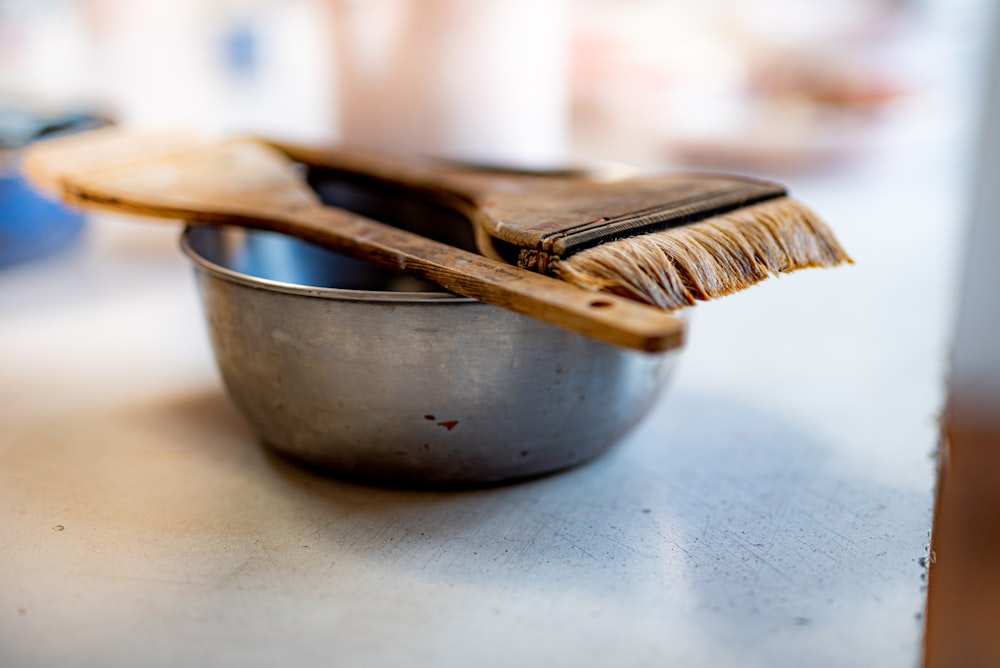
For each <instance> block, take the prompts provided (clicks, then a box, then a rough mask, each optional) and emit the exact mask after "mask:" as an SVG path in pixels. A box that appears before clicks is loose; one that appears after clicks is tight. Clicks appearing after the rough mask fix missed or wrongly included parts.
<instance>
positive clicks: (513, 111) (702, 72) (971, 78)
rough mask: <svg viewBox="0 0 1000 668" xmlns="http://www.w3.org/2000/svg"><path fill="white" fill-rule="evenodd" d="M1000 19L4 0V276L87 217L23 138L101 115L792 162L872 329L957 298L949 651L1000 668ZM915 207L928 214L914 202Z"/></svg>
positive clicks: (906, 2)
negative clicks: (853, 266)
mask: <svg viewBox="0 0 1000 668" xmlns="http://www.w3.org/2000/svg"><path fill="white" fill-rule="evenodd" d="M993 25H994V19H993V7H992V3H991V2H989V0H753V1H751V2H747V1H746V0H744V1H742V2H737V1H736V0H701V1H700V2H697V3H692V2H681V1H680V0H507V1H504V2H486V1H480V0H420V1H419V2H418V1H417V0H281V1H278V0H169V1H167V0H0V268H2V267H3V266H4V265H5V264H16V263H23V262H26V261H28V260H31V259H37V258H39V257H42V256H45V255H47V254H49V253H51V252H55V251H57V250H63V249H65V248H68V247H72V246H73V245H74V244H77V243H81V241H80V240H81V239H83V238H85V235H83V233H82V230H83V227H84V221H83V219H82V218H80V217H79V216H77V215H75V214H73V213H72V212H67V211H65V210H62V209H59V208H58V207H54V206H52V205H50V204H47V203H43V202H41V201H40V200H38V198H37V197H34V196H33V195H32V194H31V193H30V191H28V190H26V189H25V187H24V184H23V183H21V182H20V180H19V178H18V175H17V173H16V162H17V155H18V151H19V149H20V148H22V147H23V146H25V145H26V144H28V143H30V142H31V141H34V140H36V139H37V138H39V137H41V136H45V135H49V134H53V133H56V132H61V131H66V130H72V129H75V128H79V127H89V126H92V125H95V124H101V123H105V122H115V123H119V124H122V125H126V126H131V127H142V128H149V127H154V128H155V127H172V128H176V127H182V128H187V129H195V130H203V131H208V132H221V133H231V132H241V133H242V132H249V133H255V134H261V135H267V136H281V137H284V138H289V139H298V140H308V141H315V140H332V139H340V140H344V141H349V142H354V143H364V144H370V145H373V146H378V147H382V148H388V149H392V150H401V151H411V152H424V153H435V154H441V155H448V156H450V157H458V158H463V159H468V160H474V161H477V162H491V163H502V164H508V165H514V166H522V167H549V166H556V165H559V164H564V163H566V162H570V161H581V160H583V161H586V160H603V161H619V162H626V163H631V164H634V165H638V166H642V167H655V168H695V169H728V170H737V171H743V172H752V173H755V174H758V175H761V176H770V177H775V178H778V179H781V180H783V181H785V182H788V183H790V184H791V185H792V189H793V191H795V192H800V193H806V194H809V195H811V196H812V197H811V199H812V200H813V201H818V202H819V203H821V204H823V210H824V211H829V212H831V218H832V219H833V220H832V221H831V222H833V224H834V228H835V229H837V230H838V233H840V234H841V235H842V238H843V240H844V241H845V245H846V246H847V247H848V248H849V249H850V250H852V252H853V253H854V254H855V257H856V258H865V257H867V259H868V260H869V262H868V264H867V267H868V269H861V270H859V273H857V274H856V275H855V276H856V278H855V279H853V280H854V283H859V282H863V281H865V280H868V281H869V285H874V284H875V283H876V281H874V280H872V279H873V278H874V279H877V281H878V286H879V287H876V289H875V290H874V292H873V293H872V294H873V296H872V299H871V303H870V304H869V303H867V302H865V301H864V299H863V298H862V299H861V301H860V302H858V305H857V306H856V307H855V310H856V311H857V312H858V313H857V314H856V315H857V317H858V318H859V322H863V319H864V317H865V315H864V309H865V308H869V309H877V308H893V303H889V301H887V299H886V297H887V295H891V297H889V299H891V300H892V301H893V302H895V300H896V299H897V298H898V300H899V301H898V302H896V303H895V306H897V307H899V306H900V305H901V304H906V305H910V306H913V305H916V307H915V308H914V309H912V310H913V311H914V312H916V311H918V310H919V303H920V301H919V300H922V299H931V300H932V301H933V302H934V304H940V303H944V302H947V303H948V304H949V306H947V307H945V308H936V309H932V310H933V311H934V312H951V313H954V314H956V321H957V322H959V323H960V325H959V326H957V327H958V329H959V332H960V333H959V335H958V336H957V338H956V340H957V341H958V342H959V345H958V350H957V352H956V360H957V362H958V363H957V364H956V365H955V372H954V377H953V378H952V385H953V387H956V388H963V387H964V388H967V389H966V390H964V396H965V397H968V398H970V399H962V395H961V393H955V394H953V396H952V397H951V399H950V402H951V405H950V409H951V410H950V413H949V415H950V416H951V417H950V418H949V419H952V418H953V419H955V420H960V421H962V423H963V424H973V423H974V426H973V427H969V428H967V429H965V430H964V431H963V429H961V428H959V427H955V426H954V424H951V423H949V424H951V426H952V427H953V429H952V434H951V435H952V439H951V440H952V442H951V444H950V445H949V446H947V447H946V449H945V450H946V451H947V452H949V453H950V456H951V461H952V462H956V463H955V465H953V466H951V468H947V467H946V469H945V474H946V475H945V484H943V485H941V487H940V492H939V493H940V494H941V497H940V498H939V504H938V511H937V512H938V518H937V523H938V525H939V526H938V527H936V528H935V543H936V545H935V550H934V552H932V553H931V554H932V555H935V556H937V564H936V565H935V566H933V567H932V568H931V592H930V597H931V609H930V613H929V618H930V623H929V624H930V627H929V628H930V631H929V633H928V638H929V642H930V643H931V645H932V647H931V651H930V652H929V654H928V656H929V657H930V660H929V663H930V664H932V665H997V663H991V658H992V659H998V661H1000V651H998V650H997V648H996V644H997V642H996V640H995V639H994V638H993V636H994V635H996V634H995V630H996V629H997V628H998V626H997V624H998V623H1000V610H998V609H997V605H998V604H997V603H996V602H997V601H1000V583H994V584H995V585H996V586H995V587H994V588H993V589H990V588H989V586H987V585H989V582H990V581H991V578H990V577H987V576H985V575H983V574H989V573H993V574H994V575H993V576H992V580H996V576H995V574H996V573H997V572H1000V569H997V568H995V565H996V564H997V561H996V560H997V558H998V557H1000V547H998V545H996V544H995V543H997V539H995V538H990V536H992V535H993V534H995V533H996V532H995V531H993V530H992V527H993V526H995V522H996V520H995V518H996V517H997V516H998V515H997V513H998V512H1000V501H998V500H997V493H996V492H993V491H992V490H993V487H994V485H993V484H992V481H993V480H995V479H996V478H995V475H993V474H998V475H1000V464H998V463H994V464H989V465H985V466H984V465H978V464H977V462H980V461H982V460H981V459H977V458H976V457H977V456H979V455H977V454H976V453H985V452H992V451H993V450H995V449H996V448H993V447H992V446H994V445H997V444H998V442H1000V439H998V438H997V434H1000V429H997V421H998V420H997V418H996V417H995V415H994V414H996V413H1000V410H995V408H996V407H997V406H1000V390H998V389H997V384H998V383H997V374H996V373H994V371H995V370H996V365H997V363H996V359H997V344H996V343H995V341H996V340H997V337H996V335H995V332H996V331H997V329H998V327H1000V325H998V323H997V318H996V316H995V315H994V316H992V319H991V317H990V316H989V313H990V312H991V309H992V312H993V313H995V312H996V298H995V296H994V293H995V292H996V291H995V286H996V285H997V283H998V282H1000V278H998V277H997V272H996V269H995V267H996V266H997V264H998V263H1000V261H998V256H1000V242H997V232H996V230H997V228H998V225H997V222H996V221H997V219H998V218H1000V216H998V215H996V214H995V212H997V211H1000V202H997V201H994V200H996V197H995V196H993V195H992V194H991V192H992V190H991V184H992V183H993V182H994V177H996V178H1000V164H994V163H995V162H996V160H995V159H994V160H992V161H991V160H990V158H989V155H990V147H991V146H994V144H993V143H990V142H991V141H994V140H992V139H990V138H992V137H995V136H997V134H998V133H997V132H996V131H995V130H991V128H992V127H993V125H994V124H997V123H998V121H996V120H995V118H996V117H1000V105H998V104H996V103H993V106H991V103H990V90H991V89H990V84H991V82H992V81H994V80H995V78H996V77H994V76H993V74H992V73H993V72H996V71H998V69H997V68H996V66H995V65H991V63H993V62H995V61H996V58H995V57H993V56H991V54H992V53H993V52H992V46H993V43H994V42H995V41H996V40H995V39H994V34H995V31H994V29H993ZM994 108H996V109H997V111H996V113H993V112H992V111H988V110H992V109H994ZM996 148H997V149H998V150H1000V145H998V146H997V147H996ZM872 175H874V176H873V178H868V177H869V176H872ZM893 175H898V178H897V179H896V180H895V181H893V180H891V179H892V177H893ZM915 175H916V176H915ZM907 179H911V180H912V182H915V183H924V184H926V183H928V182H931V183H936V184H938V186H939V188H937V189H936V191H935V192H910V191H907V189H906V188H907V187H906V183H907ZM885 183H891V184H893V187H892V188H887V192H888V193H889V195H887V197H889V196H891V197H894V198H895V199H892V200H890V199H887V200H886V202H885V209H884V211H878V212H868V213H867V214H866V215H862V216H855V215H854V214H855V213H857V212H856V211H853V210H852V207H851V201H850V192H851V190H852V189H856V190H858V191H860V192H862V193H863V194H862V198H863V199H864V198H867V199H865V201H872V200H873V199H874V200H877V193H876V194H875V195H876V196H875V197H874V198H873V197H872V193H871V192H869V191H867V190H866V188H867V189H870V188H872V187H883V186H882V185H879V184H885ZM830 184H834V185H833V186H830ZM827 186H830V187H827ZM923 197H926V198H927V201H926V202H924V201H922V199H921V198H923ZM904 200H905V201H904ZM942 203H943V204H942ZM897 205H899V206H897ZM935 207H936V208H935ZM908 211H910V212H912V211H917V212H919V213H920V214H921V215H918V216H914V217H913V218H912V220H913V221H915V222H914V224H913V225H912V226H909V225H908V224H907V223H906V221H902V222H900V221H898V220H896V219H894V218H893V216H895V215H899V216H905V215H907V214H906V212H908ZM879 216H881V220H882V221H883V222H884V226H883V227H878V226H875V225H872V224H870V223H871V221H872V220H875V219H878V218H879ZM932 219H933V221H934V225H931V226H928V227H927V229H926V230H925V229H923V228H921V227H920V224H921V221H925V222H926V221H927V220H932ZM26 220H31V221H32V222H31V224H30V225H25V224H24V222H25V221H26ZM39 221H42V222H39ZM43 223H44V224H43ZM942 230H950V231H949V232H948V233H947V234H943V233H942ZM956 230H957V231H956ZM924 234H932V235H937V234H940V235H941V240H942V241H941V246H940V256H939V258H938V257H937V256H935V258H934V262H933V264H931V263H928V264H926V265H925V266H914V267H913V268H912V272H905V275H900V276H898V277H896V278H895V279H894V278H892V277H887V276H884V275H880V274H878V273H877V271H878V269H877V267H875V268H873V263H872V262H871V260H872V259H874V260H875V264H877V261H878V258H879V254H880V253H885V252H897V251H899V252H905V250H906V248H907V244H909V243H914V244H916V242H915V241H913V240H914V239H921V238H922V235H924ZM956 240H957V242H956ZM926 241H928V240H927V239H923V241H922V242H921V243H922V244H924V245H921V246H919V248H924V247H925V246H930V247H931V248H933V246H934V243H935V241H934V239H930V240H929V241H930V243H929V244H926V243H924V242H926ZM956 243H957V245H956ZM914 247H917V246H916V245H914ZM967 249H973V250H974V251H975V252H971V253H970V252H968V251H967ZM938 259H940V262H938ZM966 264H969V265H970V266H971V267H972V269H970V270H968V271H966V269H965V266H966ZM863 271H868V272H870V273H867V274H865V273H862V272H863ZM935 272H940V274H939V275H938V274H935ZM928 274H930V275H931V276H930V277H928ZM866 277H867V278H866ZM844 280H846V285H847V289H851V286H852V283H851V281H852V279H851V278H850V277H847V278H846V279H844ZM924 280H926V281H927V283H923V282H922V281H924ZM894 281H895V282H894ZM839 285H841V286H843V285H845V284H843V283H842V284H839ZM892 286H897V287H895V288H893V287H892ZM962 286H965V287H964V289H963V287H962ZM789 288H790V289H793V290H794V288H793V287H791V286H789ZM893 290H895V292H893ZM960 294H964V295H965V297H964V298H963V297H960ZM963 299H964V302H963ZM963 304H964V306H963ZM736 308H738V307H736ZM959 311H961V314H959ZM970 314H971V315H970ZM984 314H985V315H984ZM853 315H855V314H853V313H851V314H840V317H845V316H846V317H852V316H853ZM959 315H960V316H961V317H959ZM942 328H943V329H945V330H947V331H949V332H950V331H952V330H953V329H954V328H953V327H952V326H951V325H947V326H942ZM876 338H877V337H876ZM890 339H891V336H889V335H888V334H887V336H886V341H889V340H890ZM890 345H891V342H890ZM991 360H992V361H991ZM984 373H987V374H992V375H988V376H987V377H986V378H985V380H984V379H983V374H984ZM973 404H974V406H975V410H973V409H969V410H965V409H964V407H965V406H967V405H973ZM970 416H971V417H970ZM991 416H992V417H991ZM965 441H969V442H970V443H971V445H969V446H964V445H963V443H965ZM963 447H964V448H965V450H962V448H963ZM949 448H950V449H949ZM960 452H962V453H968V454H962V455H961V456H959V454H958V453H960ZM994 459H996V457H994ZM959 463H961V464H962V466H960V465H959ZM949 475H951V476H956V475H962V476H973V477H975V476H976V475H978V476H979V478H977V479H976V480H978V482H975V481H972V482H970V480H972V479H971V478H968V479H966V478H963V479H961V480H954V479H953V480H951V481H949V480H948V479H947V477H948V476H949ZM970 490H972V491H971V492H970ZM962 491H965V492H967V494H966V497H964V498H960V499H957V500H955V499H951V500H949V499H950V497H948V494H949V493H951V494H953V495H954V494H958V493H959V492H962ZM973 492H974V493H973ZM971 508H977V509H978V510H977V513H978V514H976V515H975V519H974V520H969V519H968V518H969V517H971V515H970V512H971V511H970V509H971ZM942 523H943V524H944V527H945V529H946V530H939V528H940V525H942ZM949 527H952V528H954V530H952V531H950V532H949V531H948V530H947V529H948V528H949ZM955 527H957V528H955ZM984 537H985V538H984ZM942 541H951V543H948V544H945V543H943V542H942ZM942 555H948V556H949V558H948V559H942V558H941V556H942ZM963 559H964V561H963ZM931 561H934V559H933V558H932V559H931ZM977 606H978V607H977ZM969 620H976V622H975V623H969ZM949 652H951V653H949ZM956 657H958V658H956Z"/></svg>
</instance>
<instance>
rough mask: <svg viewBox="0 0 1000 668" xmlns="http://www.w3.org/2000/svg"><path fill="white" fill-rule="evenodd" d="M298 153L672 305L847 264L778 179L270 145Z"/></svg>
mask: <svg viewBox="0 0 1000 668" xmlns="http://www.w3.org/2000/svg"><path fill="white" fill-rule="evenodd" d="M271 143H272V145H274V146H275V147H276V148H278V149H280V150H281V151H283V152H284V153H285V154H286V155H288V156H289V157H291V158H292V159H293V160H296V161H298V162H302V163H304V164H307V165H310V166H314V167H323V168H326V169H329V170H332V171H333V172H336V173H338V174H339V175H341V176H346V177H350V178H353V179H358V180H361V181H367V182H369V183H371V184H374V185H376V186H379V187H383V188H390V189H396V190H402V191H405V192H406V193H408V194H410V195H416V196H418V197H421V198H423V199H425V200H428V201H431V202H435V203H438V204H441V205H444V206H446V207H448V208H451V209H454V210H456V211H458V212H459V213H461V214H462V215H463V216H465V217H466V218H467V219H468V220H469V221H470V223H471V224H472V225H473V227H474V231H475V234H476V242H477V245H478V246H479V248H480V250H481V251H482V252H483V253H484V254H485V255H488V256H491V257H494V258H497V259H502V260H504V261H506V262H509V263H511V264H516V265H517V266H518V267H521V268H524V269H530V270H532V271H536V272H540V273H545V274H551V275H554V276H557V277H559V278H561V279H563V280H565V281H568V282H570V283H573V284H576V285H579V286H581V287H584V288H587V289H589V290H600V291H605V292H608V293H613V294H616V295H621V296H625V297H628V298H630V299H634V300H637V301H642V302H646V303H649V304H653V305H656V306H659V307H661V308H664V309H667V310H673V309H677V308H680V307H683V306H690V305H693V304H694V303H695V302H696V300H708V299H714V298H716V297H720V296H723V295H728V294H731V293H733V292H736V291H738V290H742V289H744V288H747V287H749V286H751V285H754V284H755V283H758V282H760V281H762V280H764V279H765V278H768V277H769V276H773V275H775V274H779V273H785V272H790V271H794V270H796V269H802V268H805V267H831V266H834V265H838V264H841V263H845V262H848V263H849V262H851V259H850V258H849V257H848V255H847V253H845V251H844V250H843V248H841V246H840V244H839V243H838V242H837V240H836V238H835V237H834V235H833V233H832V232H831V231H830V229H829V228H828V227H827V226H826V224H825V223H823V221H821V220H820V219H819V218H818V217H817V216H816V215H815V214H814V213H813V212H812V211H810V210H809V209H808V208H807V207H806V206H805V205H803V204H802V203H800V202H798V201H796V200H794V199H791V198H789V197H788V193H787V191H786V190H785V188H784V187H783V186H782V185H780V184H777V183H772V182H769V181H763V180H759V179H752V178H747V177H742V176H731V175H722V174H684V173H678V174H661V175H644V176H631V177H628V178H615V179H610V180H609V179H601V178H594V177H588V176H581V175H579V174H565V173H555V174H544V175H539V174H526V173H517V172H505V171H503V170H490V169H475V168H470V167H468V166H462V165H457V164H453V163H447V162H441V161H433V160H410V159H406V160H403V159H398V158H394V157H389V156H385V155H380V154H375V153H371V152H368V151H363V150H358V149H355V148H349V147H343V146H339V147H333V146H305V145H297V144H291V143H285V142H271Z"/></svg>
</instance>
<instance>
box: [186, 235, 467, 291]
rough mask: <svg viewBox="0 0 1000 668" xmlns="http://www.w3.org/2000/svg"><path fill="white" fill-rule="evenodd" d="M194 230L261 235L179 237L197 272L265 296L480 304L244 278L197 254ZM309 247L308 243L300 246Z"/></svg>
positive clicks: (240, 273) (242, 273) (256, 277)
mask: <svg viewBox="0 0 1000 668" xmlns="http://www.w3.org/2000/svg"><path fill="white" fill-rule="evenodd" d="M195 228H209V229H215V230H218V231H219V232H220V233H223V234H224V233H225V231H226V230H227V229H233V230H240V231H242V232H246V233H251V234H252V233H257V232H262V231H260V230H254V229H249V228H238V227H233V226H229V225H214V224H207V223H204V224H203V223H190V222H189V223H186V224H185V226H184V230H183V231H182V232H181V235H180V248H181V251H182V252H183V253H184V254H185V255H186V256H187V257H188V259H190V260H191V261H192V262H193V263H194V264H195V266H196V268H198V269H200V270H201V271H203V272H205V273H206V274H209V275H211V276H213V277H215V278H220V279H222V280H225V281H228V282H230V283H236V284H239V285H244V286H247V287H251V288H256V289H258V290H265V291H267V292H282V293H286V294H293V295H298V296H301V297H315V298H319V299H339V300H348V301H369V302H392V303H397V304H398V303H418V302H419V303H428V302H429V303H434V304H440V303H462V304H479V303H481V302H479V301H477V300H475V299H472V298H471V297H463V296H461V295H456V294H455V293H453V292H446V291H444V290H441V291H430V292H407V291H390V290H352V289H349V288H330V287H320V286H314V285H303V284H301V283H290V282H288V281H277V280H273V279H269V278H261V277H260V276H254V275H253V274H247V273H244V272H241V271H236V270H235V269H230V268H229V267H225V266H223V265H221V264H219V263H217V262H214V261H213V260H210V259H208V258H207V257H205V256H204V255H202V254H201V253H199V252H198V251H197V250H196V249H195V248H194V247H193V246H192V244H191V239H190V237H191V235H193V234H195V233H196V231H195ZM267 233H268V234H273V235H277V236H284V237H288V238H292V237H289V236H288V235H283V234H281V233H280V232H270V231H268V232H267ZM303 243H308V242H303Z"/></svg>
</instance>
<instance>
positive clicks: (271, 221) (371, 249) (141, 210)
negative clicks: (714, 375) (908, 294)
mask: <svg viewBox="0 0 1000 668" xmlns="http://www.w3.org/2000/svg"><path fill="white" fill-rule="evenodd" d="M24 169H25V172H26V173H27V175H28V176H29V178H31V179H32V180H33V181H34V182H35V183H37V184H38V185H39V186H42V187H43V188H44V187H48V188H49V189H52V188H56V189H57V190H58V192H59V194H60V196H61V197H63V198H64V199H65V200H67V201H69V202H73V203H76V204H80V205H84V206H89V207H96V208H103V209H110V210H113V211H116V212H119V213H127V214H135V215H141V216H151V217H157V218H172V219H181V220H186V221H189V222H194V223H213V224H227V225H239V226H244V227H250V228H256V229H264V230H270V231H274V232H280V233H283V234H288V235H290V236H294V237H297V238H300V239H303V240H306V241H309V242H312V243H315V244H317V245H320V246H324V247H326V248H329V249H332V250H335V251H339V252H342V253H344V254H347V255H351V256H354V257H359V258H362V259H366V260H369V261H371V262H373V263H375V264H378V265H380V266H383V267H386V268H388V269H393V270H397V271H400V272H403V273H406V274H411V275H414V276H417V277H420V278H423V279H426V280H429V281H431V282H433V283H436V284H437V285H440V286H442V287H443V288H445V289H447V290H450V291H452V292H455V293H457V294H460V295H464V296H467V297H472V298H474V299H478V300H480V301H482V302H485V303H488V304H492V305H495V306H500V307H503V308H507V309H510V310H512V311H516V312H518V313H521V314H524V315H527V316H530V317H532V318H536V319H539V320H542V321H544V322H547V323H550V324H553V325H556V326H559V327H562V328H565V329H569V330H572V331H575V332H578V333H580V334H584V335H586V336H589V337H591V338H594V339H598V340H600V341H604V342H607V343H611V344H615V345H620V346H624V347H628V348H634V349H637V350H644V351H650V352H652V351H660V350H667V349H670V348H675V347H678V346H679V345H681V343H682V340H683V334H684V324H683V322H682V321H680V320H679V319H677V318H674V317H671V316H670V315H668V314H667V313H664V312H662V311H660V310H658V309H655V308H652V307H649V306H645V305H642V304H639V303H636V302H633V301H630V300H628V299H624V298H620V297H616V296H615V295H610V294H603V293H596V292H592V291H587V290H584V289H581V288H579V287H575V286H573V285H570V284H568V283H565V282H563V281H559V280H557V279H554V278H551V277H546V276H543V275H540V274H536V273H533V272H530V271H525V270H522V269H518V268H517V267H513V266H511V265H508V264H505V263H503V262H498V261H494V260H490V259H488V258H485V257H483V256H481V255H477V254H474V253H469V252H466V251H462V250H460V249H457V248H454V247H452V246H449V245H447V244H442V243H439V242H435V241H431V240H429V239H427V238H425V237H422V236H419V235H416V234H413V233H410V232H406V231H403V230H400V229H397V228H395V227H391V226H388V225H385V224H382V223H378V222H376V221H373V220H370V219H367V218H364V217H362V216H359V215H356V214H353V213H350V212H348V211H345V210H342V209H336V208H332V207H328V206H324V205H323V204H322V203H321V202H320V201H319V199H318V198H317V196H316V195H315V193H314V192H313V191H312V190H311V189H310V188H309V187H308V186H307V185H306V184H305V182H304V180H303V178H302V176H301V174H300V172H299V170H298V168H297V166H296V165H295V163H293V162H292V161H291V160H289V159H288V158H287V157H286V156H285V155H283V154H282V153H281V152H279V151H277V150H275V149H273V148H271V147H269V146H267V145H265V144H263V143H261V142H259V141H256V140H252V139H240V140H232V141H227V142H205V141H202V140H200V139H192V138H185V137H183V136H181V137H176V138H174V139H173V140H168V141H164V139H163V138H162V136H152V137H148V136H147V137H144V136H142V135H134V134H130V133H127V132H124V131H120V130H101V131H98V132H94V133H83V134H78V135H74V136H72V137H68V138H66V139H55V140H51V141H48V142H42V143H39V144H37V145H35V146H34V147H32V148H31V149H29V151H28V152H27V154H26V156H25V160H24Z"/></svg>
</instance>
